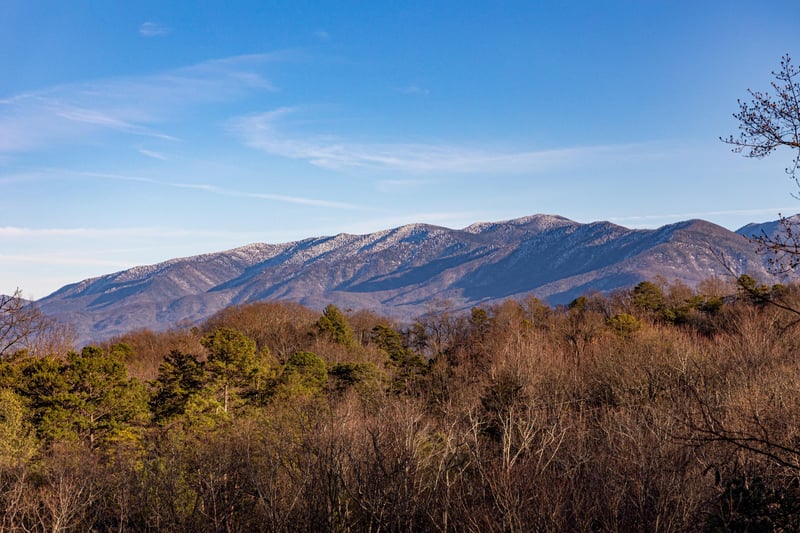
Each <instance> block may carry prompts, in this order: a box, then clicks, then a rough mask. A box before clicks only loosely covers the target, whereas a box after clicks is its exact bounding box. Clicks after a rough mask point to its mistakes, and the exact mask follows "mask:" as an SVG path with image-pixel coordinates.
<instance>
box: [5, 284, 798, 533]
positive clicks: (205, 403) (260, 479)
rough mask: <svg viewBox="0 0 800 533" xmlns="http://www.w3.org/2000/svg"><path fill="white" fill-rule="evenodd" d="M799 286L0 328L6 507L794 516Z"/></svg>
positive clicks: (505, 520)
mask: <svg viewBox="0 0 800 533" xmlns="http://www.w3.org/2000/svg"><path fill="white" fill-rule="evenodd" d="M796 309H800V288H798V287H795V286H788V287H783V286H763V285H759V284H757V283H756V282H755V281H754V280H752V279H749V278H747V277H743V278H740V280H739V283H728V282H725V281H721V280H710V281H708V282H706V283H704V284H702V285H701V286H700V287H698V288H697V289H690V288H689V287H686V286H684V285H681V284H670V283H665V282H663V281H658V282H643V283H641V284H639V285H638V286H636V287H635V288H634V289H632V290H629V291H625V292H618V293H614V294H611V295H599V294H596V295H588V296H586V297H581V298H578V299H577V300H575V301H573V302H572V303H571V304H570V305H569V306H564V307H559V308H550V307H547V306H544V305H542V304H541V303H540V302H539V301H538V300H536V299H535V298H529V299H527V300H525V301H522V302H516V301H507V302H504V303H502V304H500V305H493V306H488V307H485V308H473V309H472V310H471V312H469V313H455V312H453V311H451V310H448V308H447V305H446V304H444V303H443V304H441V305H438V306H435V308H432V309H431V310H430V312H429V313H427V314H425V315H424V316H422V317H420V318H419V319H417V320H416V321H414V322H413V323H410V324H396V323H393V322H392V321H391V320H389V319H387V318H385V317H381V316H376V315H374V314H371V313H369V312H348V311H341V310H339V309H337V308H336V307H334V306H328V307H327V308H326V309H325V311H324V312H323V313H322V314H320V313H319V312H318V311H312V310H310V309H307V308H304V307H301V306H299V305H296V304H290V303H257V304H252V305H246V306H241V307H232V308H229V309H226V310H225V311H223V312H221V313H219V314H218V315H216V316H215V317H213V318H211V319H210V320H208V321H207V322H206V323H204V324H202V325H200V326H198V327H192V328H185V329H175V330H172V331H168V332H163V333H155V332H151V331H138V332H134V333H130V334H128V335H126V336H124V337H122V338H118V339H115V340H113V341H112V342H109V343H106V344H104V345H101V346H91V347H86V348H83V349H82V350H81V351H80V352H74V351H70V352H66V351H62V352H58V351H54V349H52V348H51V349H50V353H34V352H31V351H26V350H20V351H16V352H14V353H12V352H10V351H7V352H6V353H5V354H4V356H3V358H2V361H0V397H1V401H0V509H2V512H1V513H0V529H2V530H3V531H90V530H91V531H125V530H128V531H134V530H135V531H297V530H304V531H481V532H483V531H649V532H654V531H698V530H705V531H773V530H777V531H797V530H800V486H799V485H798V479H799V477H798V476H800V428H799V426H798V422H800V361H798V358H797V354H798V348H800V326H798V317H800V314H798V313H797V312H796V311H795V310H796ZM51 346H52V345H51ZM40 352H41V350H40Z"/></svg>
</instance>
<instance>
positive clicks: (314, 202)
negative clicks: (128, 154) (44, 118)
mask: <svg viewBox="0 0 800 533" xmlns="http://www.w3.org/2000/svg"><path fill="white" fill-rule="evenodd" d="M51 172H62V173H66V174H73V175H77V176H84V177H89V178H100V179H108V180H115V181H131V182H139V183H149V184H152V185H158V186H163V187H172V188H176V189H192V190H197V191H203V192H207V193H209V194H216V195H219V196H229V197H237V198H254V199H257V200H267V201H271V202H281V203H287V204H295V205H304V206H310V207H330V208H334V209H348V210H362V211H368V210H370V209H369V208H366V207H362V206H358V205H355V204H351V203H347V202H335V201H330V200H320V199H317V198H308V197H302V196H288V195H282V194H272V193H264V192H253V191H240V190H237V189H231V188H227V187H219V186H217V185H213V184H210V183H181V182H169V181H159V180H156V179H153V178H147V177H142V176H126V175H122V174H107V173H102V172H77V171H71V170H63V171H51Z"/></svg>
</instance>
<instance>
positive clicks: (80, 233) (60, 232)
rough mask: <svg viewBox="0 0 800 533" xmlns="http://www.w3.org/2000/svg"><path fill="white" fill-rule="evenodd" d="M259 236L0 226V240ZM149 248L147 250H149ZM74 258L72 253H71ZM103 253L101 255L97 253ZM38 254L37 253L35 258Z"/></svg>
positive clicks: (172, 230) (180, 230) (248, 236)
mask: <svg viewBox="0 0 800 533" xmlns="http://www.w3.org/2000/svg"><path fill="white" fill-rule="evenodd" d="M257 235H258V234H255V233H241V232H235V231H207V230H194V229H185V228H164V227H156V226H152V227H151V226H146V227H128V228H29V227H21V226H0V239H40V238H53V237H57V238H79V239H121V238H126V237H141V238H146V239H148V240H149V239H160V240H163V239H184V238H187V237H194V238H214V239H217V238H223V239H235V238H239V239H252V238H255V237H256V236H257ZM148 249H149V248H148ZM71 253H72V254H73V255H74V253H75V252H74V250H73V251H72V252H71ZM98 253H102V252H98ZM39 256H41V254H37V257H39Z"/></svg>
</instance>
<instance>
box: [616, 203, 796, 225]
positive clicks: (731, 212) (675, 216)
mask: <svg viewBox="0 0 800 533" xmlns="http://www.w3.org/2000/svg"><path fill="white" fill-rule="evenodd" d="M797 210H798V206H796V205H795V206H793V207H761V208H758V209H727V210H718V211H694V212H689V213H669V214H661V215H626V216H618V217H611V218H609V220H610V221H612V222H629V221H630V222H636V221H652V220H687V219H691V218H704V217H715V216H747V215H770V216H773V217H776V218H777V216H778V213H784V214H786V213H792V212H794V211H797Z"/></svg>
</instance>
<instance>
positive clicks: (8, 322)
mask: <svg viewBox="0 0 800 533" xmlns="http://www.w3.org/2000/svg"><path fill="white" fill-rule="evenodd" d="M50 325H51V322H50V321H49V320H48V319H47V318H45V317H44V316H43V315H42V313H41V312H40V311H39V309H38V308H37V307H36V306H35V305H34V304H33V302H29V301H26V300H25V299H24V298H23V297H22V291H20V290H19V289H17V290H15V291H14V294H13V295H11V296H7V295H0V359H2V358H4V357H8V356H10V355H11V354H13V353H15V352H17V351H19V350H22V349H24V348H31V347H32V345H33V343H34V341H35V340H36V338H37V336H38V335H40V334H42V333H44V332H45V331H46V330H47V329H48V328H49V327H50Z"/></svg>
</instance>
